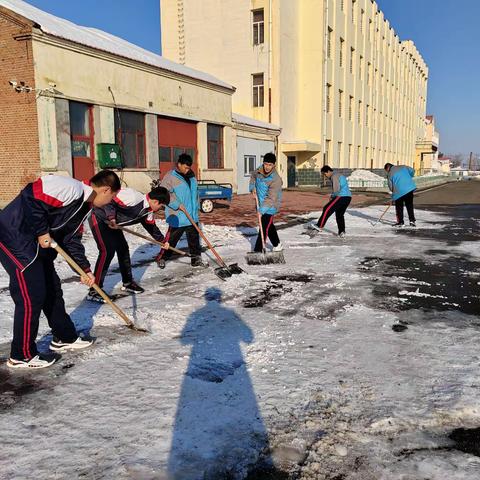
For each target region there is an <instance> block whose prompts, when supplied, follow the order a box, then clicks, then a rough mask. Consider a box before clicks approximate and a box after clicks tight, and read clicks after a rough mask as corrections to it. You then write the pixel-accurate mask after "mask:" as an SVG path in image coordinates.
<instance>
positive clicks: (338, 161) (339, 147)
mask: <svg viewBox="0 0 480 480" xmlns="http://www.w3.org/2000/svg"><path fill="white" fill-rule="evenodd" d="M337 154H338V159H337V167H340V166H341V165H342V142H338V150H337Z"/></svg>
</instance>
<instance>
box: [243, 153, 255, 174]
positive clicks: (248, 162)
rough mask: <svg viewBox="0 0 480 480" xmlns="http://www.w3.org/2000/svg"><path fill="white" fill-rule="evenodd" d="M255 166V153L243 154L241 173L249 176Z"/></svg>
mask: <svg viewBox="0 0 480 480" xmlns="http://www.w3.org/2000/svg"><path fill="white" fill-rule="evenodd" d="M256 166H257V157H256V156H255V155H244V157H243V175H244V176H245V177H249V176H250V174H251V173H252V172H253V171H254V170H255V168H256Z"/></svg>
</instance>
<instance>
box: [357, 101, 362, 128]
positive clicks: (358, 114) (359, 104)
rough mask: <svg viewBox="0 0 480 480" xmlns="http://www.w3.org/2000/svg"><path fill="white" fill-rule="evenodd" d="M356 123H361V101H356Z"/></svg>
mask: <svg viewBox="0 0 480 480" xmlns="http://www.w3.org/2000/svg"><path fill="white" fill-rule="evenodd" d="M357 119H358V124H359V125H360V124H361V123H362V101H361V100H359V101H358V112H357Z"/></svg>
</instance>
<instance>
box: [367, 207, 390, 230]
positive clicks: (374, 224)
mask: <svg viewBox="0 0 480 480" xmlns="http://www.w3.org/2000/svg"><path fill="white" fill-rule="evenodd" d="M391 206H392V204H391V203H389V204H388V205H387V208H386V209H385V211H384V212H383V213H382V214H381V215H380V218H379V219H378V220H377V221H376V222H375V223H373V224H372V225H373V226H374V227H375V226H376V225H377V223H380V221H381V220H382V218H383V217H384V216H385V215H386V213H387V212H388V211H389V210H390V207H391Z"/></svg>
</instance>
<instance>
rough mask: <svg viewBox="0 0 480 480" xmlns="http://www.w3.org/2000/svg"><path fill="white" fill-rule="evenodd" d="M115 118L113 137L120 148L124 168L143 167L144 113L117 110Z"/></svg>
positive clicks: (144, 163) (144, 164)
mask: <svg viewBox="0 0 480 480" xmlns="http://www.w3.org/2000/svg"><path fill="white" fill-rule="evenodd" d="M114 118H115V137H116V140H117V143H118V144H119V145H120V146H121V148H122V160H123V165H124V166H125V168H145V167H146V161H145V115H144V114H143V113H138V112H131V111H129V110H118V114H115V115H114Z"/></svg>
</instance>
